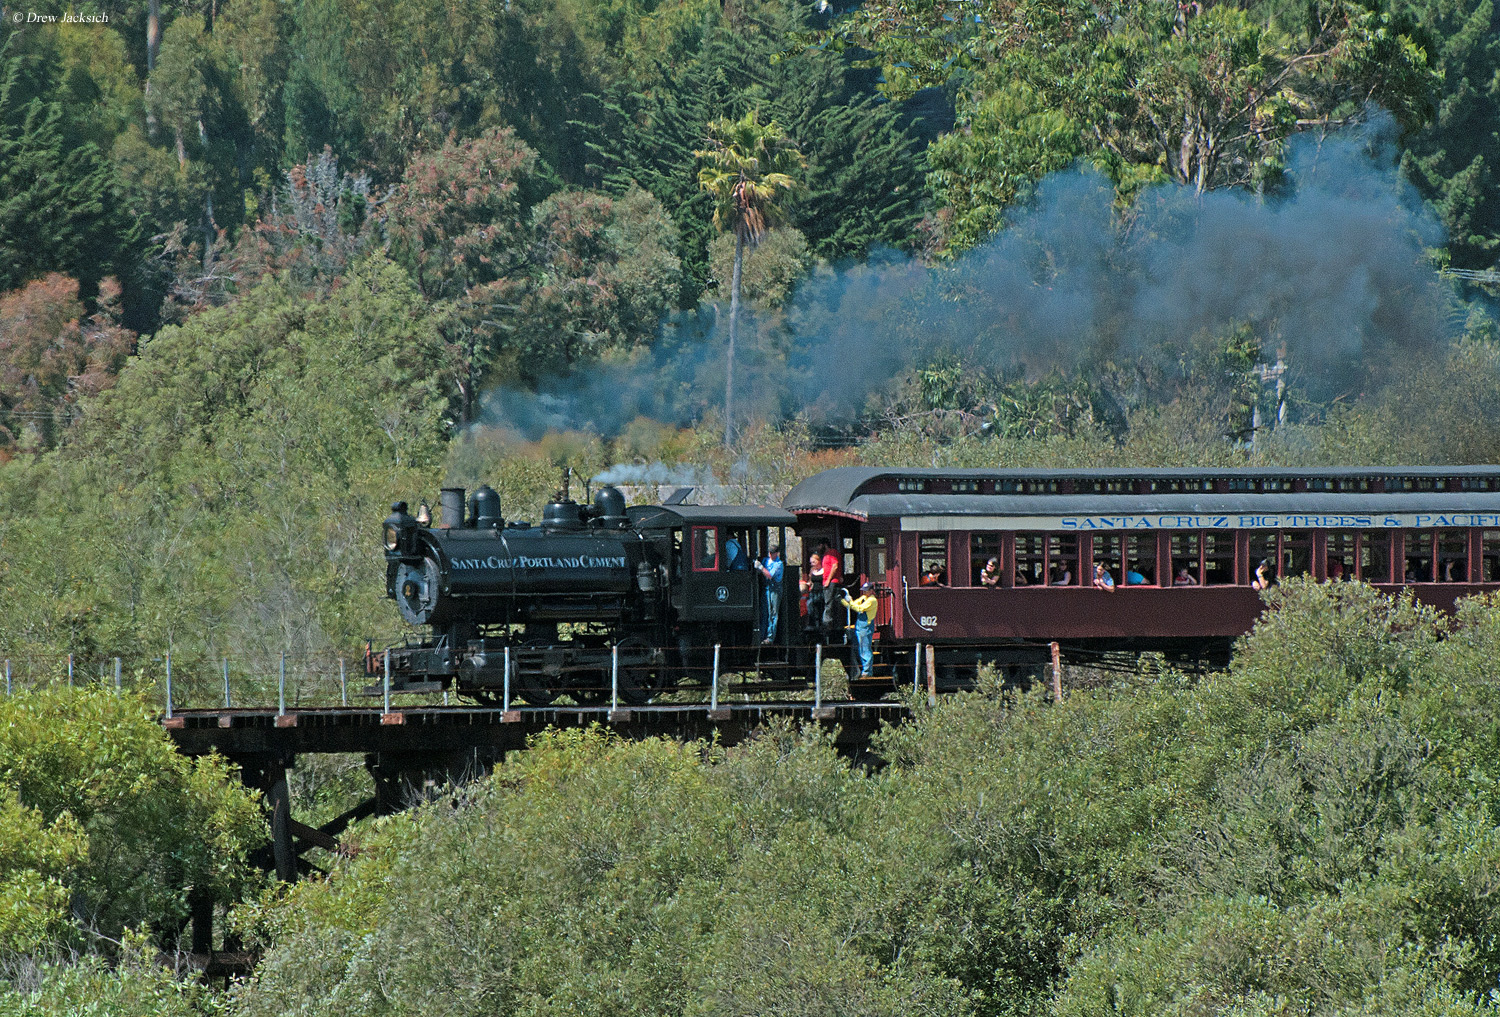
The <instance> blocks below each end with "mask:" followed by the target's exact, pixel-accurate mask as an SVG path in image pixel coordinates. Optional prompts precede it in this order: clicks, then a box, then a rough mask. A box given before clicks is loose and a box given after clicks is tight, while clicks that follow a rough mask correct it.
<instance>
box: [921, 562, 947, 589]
mask: <svg viewBox="0 0 1500 1017" xmlns="http://www.w3.org/2000/svg"><path fill="white" fill-rule="evenodd" d="M922 585H923V586H943V585H945V584H944V583H943V570H942V569H940V568H938V566H936V565H932V566H929V567H928V569H927V571H926V572H924V573H922Z"/></svg>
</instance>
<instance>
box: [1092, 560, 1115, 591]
mask: <svg viewBox="0 0 1500 1017" xmlns="http://www.w3.org/2000/svg"><path fill="white" fill-rule="evenodd" d="M1094 586H1096V587H1097V588H1099V589H1101V590H1107V591H1109V592H1110V593H1114V592H1115V577H1114V576H1112V575H1110V574H1109V569H1107V568H1105V567H1104V563H1103V562H1096V563H1095V565H1094Z"/></svg>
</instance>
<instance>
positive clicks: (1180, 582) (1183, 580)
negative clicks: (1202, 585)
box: [1172, 565, 1198, 586]
mask: <svg viewBox="0 0 1500 1017" xmlns="http://www.w3.org/2000/svg"><path fill="white" fill-rule="evenodd" d="M1172 585H1173V586H1197V585H1198V580H1197V579H1195V578H1194V577H1193V574H1192V573H1191V572H1189V571H1188V567H1187V566H1186V565H1184V566H1183V567H1182V568H1180V569H1178V570H1177V578H1175V579H1173V580H1172Z"/></svg>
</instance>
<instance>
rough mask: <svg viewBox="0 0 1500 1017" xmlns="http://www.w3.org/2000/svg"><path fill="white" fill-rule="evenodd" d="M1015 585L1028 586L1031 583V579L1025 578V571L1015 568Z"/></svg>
mask: <svg viewBox="0 0 1500 1017" xmlns="http://www.w3.org/2000/svg"><path fill="white" fill-rule="evenodd" d="M1016 585H1017V586H1030V585H1031V580H1029V579H1027V578H1026V573H1024V572H1022V571H1021V570H1020V569H1016Z"/></svg>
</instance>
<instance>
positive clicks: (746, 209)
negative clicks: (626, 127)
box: [693, 110, 807, 445]
mask: <svg viewBox="0 0 1500 1017" xmlns="http://www.w3.org/2000/svg"><path fill="white" fill-rule="evenodd" d="M708 145H709V147H708V148H705V149H701V150H699V151H696V152H694V153H693V154H694V155H696V156H697V157H698V158H699V159H701V160H703V163H704V166H703V168H702V169H700V170H699V171H698V186H699V187H701V188H702V189H703V190H705V191H707V192H708V193H709V194H711V195H712V196H713V199H714V225H715V226H717V227H718V228H719V229H721V230H723V229H728V230H733V231H734V275H733V277H732V278H731V280H730V284H729V356H728V358H727V365H726V369H725V372H724V444H726V445H728V444H729V443H730V441H731V440H733V438H734V343H735V339H736V337H737V335H738V331H739V316H740V269H741V267H742V266H743V265H744V261H745V246H746V245H747V244H749V245H750V246H752V247H753V246H754V245H755V244H757V243H759V242H760V240H761V238H762V237H764V236H765V235H766V231H767V230H769V229H770V228H771V227H772V226H774V225H775V224H776V223H777V222H779V221H780V220H781V218H782V216H783V215H784V213H785V209H784V207H783V206H782V205H781V204H780V199H782V198H785V197H787V196H789V195H791V194H792V193H793V192H795V191H796V190H797V188H798V186H799V183H798V181H797V179H796V178H795V177H794V176H792V174H793V173H794V172H796V171H797V170H800V169H802V168H803V167H804V166H806V165H807V160H806V159H804V158H803V157H802V153H801V152H799V151H797V146H796V145H795V144H794V143H793V142H792V140H791V139H790V138H788V137H787V136H786V135H785V134H783V133H782V132H781V128H780V127H778V126H776V121H774V120H772V121H771V122H770V123H766V124H763V123H761V122H760V114H759V112H757V111H755V110H751V111H750V112H749V113H746V114H745V115H744V116H743V117H742V118H740V119H739V120H730V119H728V118H727V117H724V118H721V119H719V120H715V121H713V122H712V123H710V124H709V125H708Z"/></svg>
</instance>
